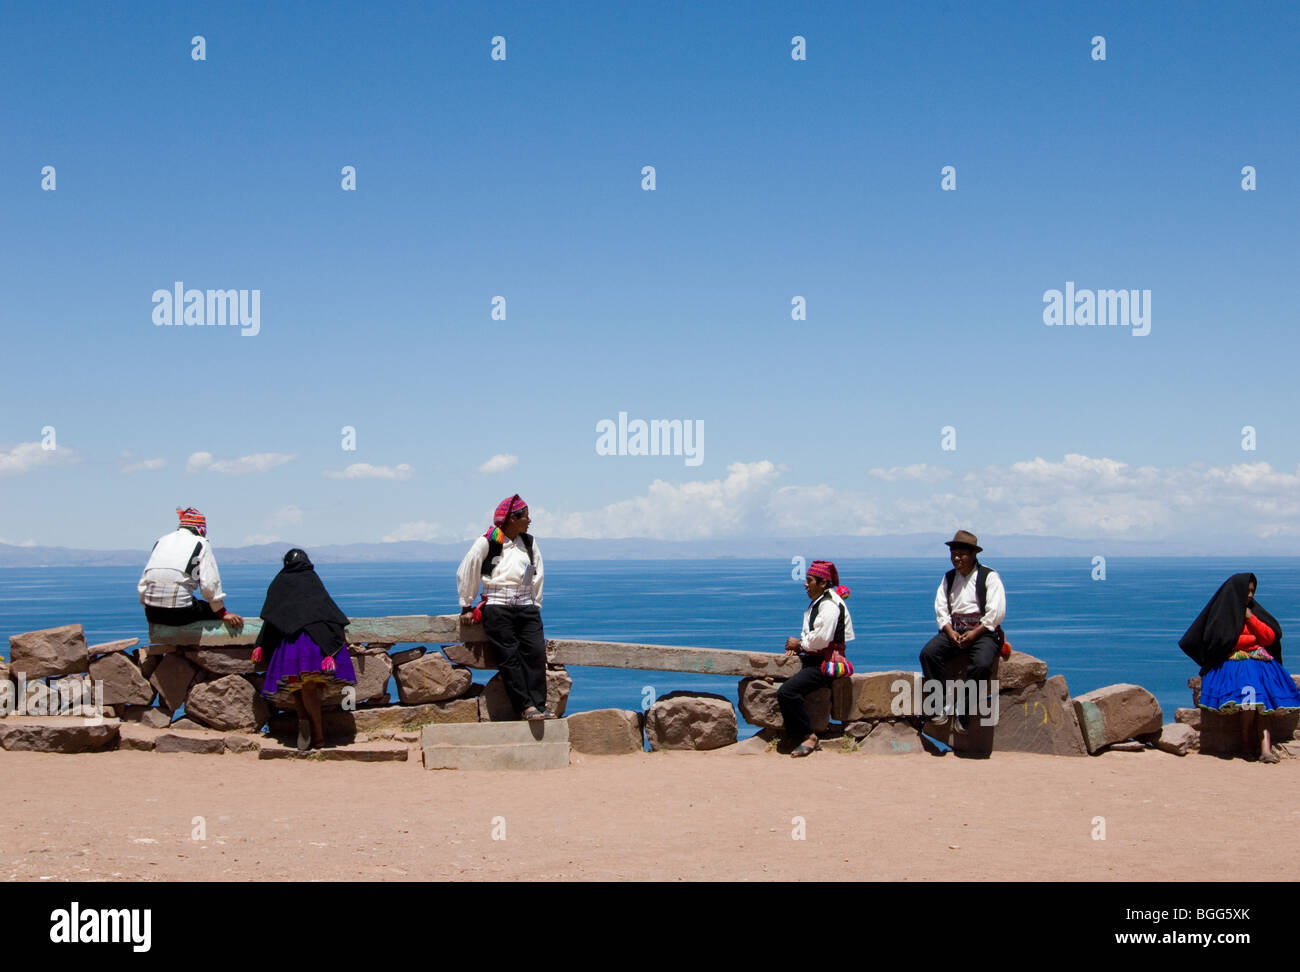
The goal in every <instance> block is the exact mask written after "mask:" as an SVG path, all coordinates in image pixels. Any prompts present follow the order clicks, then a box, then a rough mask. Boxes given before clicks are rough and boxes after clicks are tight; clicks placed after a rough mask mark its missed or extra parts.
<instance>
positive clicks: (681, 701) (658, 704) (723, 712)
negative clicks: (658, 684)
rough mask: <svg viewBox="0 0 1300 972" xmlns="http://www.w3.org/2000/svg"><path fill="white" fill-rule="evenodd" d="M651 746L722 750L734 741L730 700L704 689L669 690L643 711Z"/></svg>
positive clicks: (734, 720) (734, 713) (733, 720)
mask: <svg viewBox="0 0 1300 972" xmlns="http://www.w3.org/2000/svg"><path fill="white" fill-rule="evenodd" d="M645 733H646V740H647V741H648V742H649V743H650V748H651V749H654V750H661V749H721V748H722V747H723V746H730V745H731V744H732V743H734V742H735V741H736V710H735V709H733V708H732V707H731V702H730V700H728V699H726V698H724V697H723V696H721V695H711V694H708V693H704V692H669V693H668V694H667V695H663V696H660V697H659V698H658V699H657V700H656V701H655V704H654V705H652V706H650V708H649V709H647V710H646V714H645Z"/></svg>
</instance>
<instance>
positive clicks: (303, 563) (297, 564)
mask: <svg viewBox="0 0 1300 972" xmlns="http://www.w3.org/2000/svg"><path fill="white" fill-rule="evenodd" d="M284 569H285V570H287V571H291V572H294V573H296V572H298V571H303V570H311V569H312V563H311V558H309V557H308V556H307V551H306V550H303V549H301V548H299V547H294V548H293V549H292V550H290V551H289V552H288V553H287V554H285V555H284Z"/></svg>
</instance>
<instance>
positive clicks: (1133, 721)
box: [1074, 683, 1164, 753]
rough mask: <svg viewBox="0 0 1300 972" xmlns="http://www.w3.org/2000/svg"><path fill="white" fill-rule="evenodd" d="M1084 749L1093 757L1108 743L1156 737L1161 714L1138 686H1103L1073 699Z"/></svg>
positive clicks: (1149, 694)
mask: <svg viewBox="0 0 1300 972" xmlns="http://www.w3.org/2000/svg"><path fill="white" fill-rule="evenodd" d="M1074 712H1075V715H1076V716H1077V717H1078V719H1079V728H1080V729H1081V730H1082V731H1083V741H1084V745H1086V746H1087V747H1088V752H1089V753H1096V752H1098V751H1099V750H1101V749H1102V748H1103V747H1105V746H1109V745H1110V744H1111V743H1117V742H1124V741H1125V740H1126V739H1132V738H1133V737H1134V736H1142V735H1147V734H1150V733H1159V732H1160V730H1161V727H1162V726H1163V725H1164V714H1163V713H1162V712H1161V711H1160V703H1159V702H1157V701H1156V697H1155V696H1154V695H1152V694H1151V693H1150V692H1148V691H1147V690H1146V689H1144V688H1143V687H1142V686H1140V685H1129V684H1127V683H1121V684H1119V685H1107V686H1105V687H1104V688H1099V689H1093V690H1092V691H1091V692H1085V693H1084V694H1083V695H1080V696H1076V697H1075V699H1074Z"/></svg>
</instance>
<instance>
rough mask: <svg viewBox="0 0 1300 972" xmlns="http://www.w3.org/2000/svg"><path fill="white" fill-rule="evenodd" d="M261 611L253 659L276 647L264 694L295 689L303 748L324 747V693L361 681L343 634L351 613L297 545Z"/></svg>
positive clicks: (269, 590) (264, 683)
mask: <svg viewBox="0 0 1300 972" xmlns="http://www.w3.org/2000/svg"><path fill="white" fill-rule="evenodd" d="M261 615H262V632H261V634H259V635H258V636H257V647H256V648H254V649H253V659H254V660H255V661H260V660H261V659H262V657H263V655H264V653H265V652H266V651H267V650H269V651H270V652H271V663H270V665H268V666H267V669H266V678H265V681H264V682H263V683H262V694H263V695H264V696H271V695H275V694H277V693H279V692H288V693H291V694H292V696H293V704H294V707H295V708H296V709H297V710H298V748H299V749H302V750H306V749H310V748H311V747H312V746H317V747H320V746H323V745H325V727H324V724H323V723H322V721H321V698H322V696H323V695H324V694H325V693H327V692H328V691H329V690H330V689H333V688H335V687H342V686H344V685H356V684H357V675H356V672H355V671H354V670H353V668H352V656H351V655H349V654H348V647H347V641H346V639H345V638H344V635H343V629H344V628H345V627H347V623H348V619H347V615H345V614H344V613H343V612H342V611H340V610H339V606H338V605H337V604H335V603H334V599H333V598H331V597H330V596H329V594H328V593H327V592H326V590H325V585H324V584H322V583H321V580H320V578H319V577H317V576H316V568H315V567H313V566H312V563H311V561H310V560H309V559H308V558H307V553H306V551H303V550H299V549H298V548H296V547H295V548H294V549H293V550H290V551H289V552H288V553H287V554H285V555H284V567H283V568H282V569H281V571H280V573H278V574H277V575H276V576H275V580H273V581H271V586H270V587H268V588H267V589H266V603H264V604H263V605H262V611H261Z"/></svg>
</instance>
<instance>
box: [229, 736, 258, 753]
mask: <svg viewBox="0 0 1300 972" xmlns="http://www.w3.org/2000/svg"><path fill="white" fill-rule="evenodd" d="M224 741H225V744H226V752H228V753H255V752H257V750H258V749H259V748H260V746H261V737H259V736H252V735H248V734H246V733H242V732H232V733H228V734H227V735H226V738H225V740H224Z"/></svg>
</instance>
